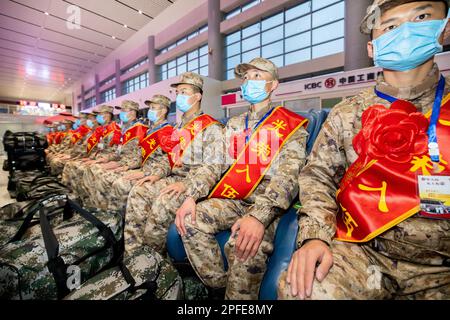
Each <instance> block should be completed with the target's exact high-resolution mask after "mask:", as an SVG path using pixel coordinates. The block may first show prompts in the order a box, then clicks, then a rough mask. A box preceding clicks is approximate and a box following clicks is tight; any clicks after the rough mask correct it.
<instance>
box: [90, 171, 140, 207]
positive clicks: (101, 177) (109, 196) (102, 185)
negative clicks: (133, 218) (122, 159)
mask: <svg viewBox="0 0 450 320" xmlns="http://www.w3.org/2000/svg"><path fill="white" fill-rule="evenodd" d="M136 171H137V170H130V171H124V172H114V171H113V170H105V169H103V168H102V165H101V164H94V165H92V166H90V167H89V168H88V169H86V170H85V172H84V174H83V185H84V187H85V189H86V191H87V194H88V197H87V198H86V199H85V202H86V203H85V205H86V206H88V207H92V208H101V209H103V210H107V209H108V208H109V207H110V203H112V202H113V201H116V200H117V198H120V199H119V200H123V202H120V203H114V204H112V205H111V206H112V207H114V208H118V209H122V208H123V207H125V204H126V197H125V198H124V197H121V196H120V194H121V193H123V188H122V187H121V186H120V185H118V184H116V188H114V184H115V183H117V182H118V181H119V179H120V180H121V181H120V182H119V183H122V184H124V188H125V189H127V188H128V189H131V186H128V183H126V182H125V180H124V179H123V178H124V177H125V176H127V175H129V174H131V173H133V172H136ZM114 192H118V193H119V195H116V194H113V193H114Z"/></svg>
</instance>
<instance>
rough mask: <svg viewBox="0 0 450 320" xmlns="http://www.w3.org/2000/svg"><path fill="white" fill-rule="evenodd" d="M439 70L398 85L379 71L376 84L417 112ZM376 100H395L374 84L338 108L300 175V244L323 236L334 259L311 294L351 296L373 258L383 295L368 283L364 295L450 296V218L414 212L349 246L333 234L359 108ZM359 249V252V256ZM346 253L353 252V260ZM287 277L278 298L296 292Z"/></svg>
mask: <svg viewBox="0 0 450 320" xmlns="http://www.w3.org/2000/svg"><path fill="white" fill-rule="evenodd" d="M439 76H440V72H439V69H438V67H437V65H434V67H433V69H432V70H431V71H430V74H429V75H428V77H427V78H426V79H425V80H424V81H423V82H422V83H420V84H419V85H417V86H415V87H407V88H401V89H398V88H394V87H392V86H390V85H389V84H387V83H386V82H385V81H384V78H383V76H382V75H381V76H380V77H379V79H378V82H377V89H378V90H379V91H381V92H383V93H386V94H389V95H391V96H394V97H397V98H399V99H403V100H407V101H410V102H412V103H413V104H414V105H415V106H416V107H417V110H418V111H419V112H422V113H427V112H428V111H430V110H431V109H432V106H433V102H434V98H435V92H436V88H437V84H438V81H439ZM449 93H450V78H447V79H446V86H445V93H444V96H446V95H448V94H449ZM374 104H379V105H384V106H386V107H388V106H389V105H390V104H389V102H388V101H386V100H384V99H381V98H379V97H378V96H377V95H376V94H375V93H374V90H373V88H370V89H367V90H364V91H363V92H361V93H360V94H358V95H357V96H355V97H353V98H348V99H345V100H344V101H343V102H341V103H340V104H338V105H337V106H336V107H334V109H333V110H332V111H331V113H330V115H329V117H328V119H327V121H326V122H325V123H324V125H323V128H322V131H321V133H320V134H319V136H318V138H317V141H316V143H315V145H314V148H313V150H312V153H311V155H310V160H309V162H308V164H307V165H306V167H305V168H304V169H303V171H302V173H301V174H300V176H299V179H298V182H299V185H300V201H301V203H302V205H303V207H302V208H301V209H300V211H299V216H300V219H299V228H300V229H299V234H298V246H299V247H300V246H301V245H302V244H303V243H304V242H305V241H306V240H309V239H320V240H322V241H324V242H326V243H328V244H329V245H330V246H331V249H332V252H333V255H334V259H335V261H336V262H335V264H336V267H333V268H332V269H331V270H330V273H329V275H328V276H327V278H325V280H324V281H323V282H322V283H318V282H315V283H314V289H313V291H315V292H316V293H315V294H314V295H313V297H317V298H319V299H340V298H353V297H354V295H353V294H352V293H351V292H350V291H351V290H353V288H356V287H357V286H358V285H359V284H362V283H365V279H367V277H368V276H370V270H369V271H367V268H366V267H367V266H368V265H371V266H372V267H373V268H378V269H380V270H381V272H382V274H383V276H382V280H383V282H382V283H383V285H382V291H383V294H382V295H380V294H379V292H378V293H376V294H375V293H374V291H370V290H368V289H367V286H365V287H364V288H360V289H361V290H360V298H361V299H364V298H380V297H385V296H387V297H389V296H393V297H405V298H420V297H423V298H425V297H427V296H442V297H446V298H447V299H449V298H450V295H449V284H450V276H449V271H450V268H449V266H450V259H449V258H450V241H449V231H450V221H448V220H430V219H425V218H421V217H419V216H413V217H411V218H409V219H407V220H405V221H403V222H402V223H400V224H398V225H397V226H395V227H393V228H392V229H390V230H388V231H386V232H385V233H383V234H382V235H380V236H378V237H377V238H375V239H374V240H372V241H370V242H368V243H365V244H361V245H353V246H350V245H344V244H341V243H338V242H336V241H333V240H332V239H333V237H334V235H335V232H336V214H337V212H338V205H337V203H336V201H335V195H336V191H337V190H338V188H339V183H340V181H341V179H342V177H343V176H344V174H345V171H346V170H347V168H348V167H349V166H350V165H351V164H352V163H353V162H354V161H356V159H357V154H356V153H355V151H354V149H353V144H352V141H353V138H354V137H355V135H356V134H357V133H358V132H359V131H360V130H361V115H362V113H363V112H364V111H365V110H366V109H367V108H369V107H370V106H372V105H374ZM349 248H350V249H349ZM355 254H357V255H358V256H359V259H358V261H357V259H355V258H354V257H355ZM348 257H352V259H351V261H352V262H349V261H348ZM344 270H345V272H344ZM285 277H286V276H285V275H283V276H282V279H281V282H280V288H279V297H281V298H292V297H291V296H290V295H289V290H290V288H289V286H288V285H287V284H286V281H285ZM337 284H339V285H338V286H337Z"/></svg>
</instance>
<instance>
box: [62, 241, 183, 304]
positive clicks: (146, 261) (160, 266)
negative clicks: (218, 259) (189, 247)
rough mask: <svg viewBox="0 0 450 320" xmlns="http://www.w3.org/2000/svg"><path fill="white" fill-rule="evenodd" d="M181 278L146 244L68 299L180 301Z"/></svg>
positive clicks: (86, 283)
mask: <svg viewBox="0 0 450 320" xmlns="http://www.w3.org/2000/svg"><path fill="white" fill-rule="evenodd" d="M182 298H183V285H182V280H181V277H180V276H179V274H178V272H177V271H176V269H175V268H174V267H173V266H172V264H171V263H170V262H169V261H167V260H166V259H164V258H163V257H162V256H161V255H160V254H159V253H157V252H156V251H154V250H153V249H151V248H150V247H147V246H142V247H139V248H137V249H135V250H134V251H133V252H131V253H129V254H128V255H127V256H126V257H125V258H124V260H123V262H122V263H120V264H119V265H118V266H116V267H114V268H111V269H108V270H105V271H104V272H102V273H100V274H98V275H96V276H95V277H93V278H91V279H89V280H88V281H87V282H85V283H84V284H83V285H82V286H81V287H80V288H79V289H77V290H75V291H73V292H72V293H70V294H69V295H68V296H67V297H66V298H65V299H66V300H147V299H148V300H154V299H156V300H178V299H182Z"/></svg>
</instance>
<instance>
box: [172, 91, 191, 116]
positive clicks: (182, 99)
mask: <svg viewBox="0 0 450 320" xmlns="http://www.w3.org/2000/svg"><path fill="white" fill-rule="evenodd" d="M189 98H190V96H185V95H182V94H179V95H178V96H177V102H176V103H177V109H178V110H180V111H181V112H183V113H185V112H188V111H189V110H190V109H191V108H192V105H190V104H189V102H188V100H189Z"/></svg>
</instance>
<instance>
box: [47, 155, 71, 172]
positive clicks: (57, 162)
mask: <svg viewBox="0 0 450 320" xmlns="http://www.w3.org/2000/svg"><path fill="white" fill-rule="evenodd" d="M67 161H68V160H63V159H60V158H54V157H53V158H51V160H49V161H48V162H47V163H48V165H49V167H50V173H51V174H52V175H54V176H58V175H60V174H61V173H62V172H63V170H64V166H65V165H66V163H67Z"/></svg>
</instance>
